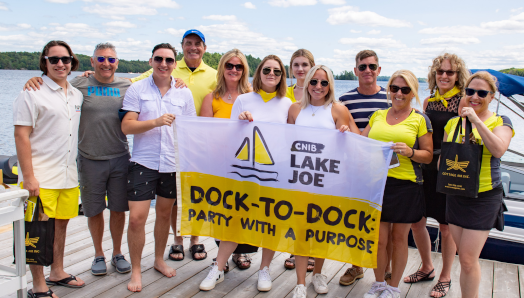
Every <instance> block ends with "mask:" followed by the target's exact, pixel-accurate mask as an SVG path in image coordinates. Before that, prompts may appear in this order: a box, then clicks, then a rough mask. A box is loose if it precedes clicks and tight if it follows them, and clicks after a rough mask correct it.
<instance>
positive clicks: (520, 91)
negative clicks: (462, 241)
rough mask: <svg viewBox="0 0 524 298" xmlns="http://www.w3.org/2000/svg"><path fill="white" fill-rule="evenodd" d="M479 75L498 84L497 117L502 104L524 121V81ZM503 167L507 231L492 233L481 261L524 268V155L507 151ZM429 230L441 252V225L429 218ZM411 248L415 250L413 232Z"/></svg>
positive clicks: (518, 78) (507, 77) (496, 74)
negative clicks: (519, 97) (495, 79)
mask: <svg viewBox="0 0 524 298" xmlns="http://www.w3.org/2000/svg"><path fill="white" fill-rule="evenodd" d="M477 71H487V72H489V73H490V74H491V75H493V76H495V77H496V78H497V80H498V84H499V92H498V98H496V97H495V98H496V99H497V101H498V102H497V110H496V112H497V113H498V110H499V106H500V104H502V105H504V106H505V107H506V108H508V109H509V110H510V111H512V112H513V113H514V115H511V117H510V118H512V117H514V116H515V117H520V118H522V119H524V116H523V115H524V102H523V101H520V100H518V99H516V98H515V95H521V96H524V77H519V76H515V75H510V74H504V73H501V72H499V71H496V70H492V69H471V73H475V72H477ZM501 97H504V98H507V99H508V101H509V103H511V104H513V106H514V107H513V106H511V105H510V104H508V103H505V102H503V101H502V100H501ZM519 110H520V111H519ZM506 116H510V115H506ZM500 163H501V165H500V167H501V171H502V186H503V189H504V202H505V204H506V207H507V209H508V211H507V212H505V213H504V221H505V223H504V231H502V232H501V231H498V230H496V229H492V230H491V231H490V233H489V238H488V240H487V241H486V244H485V245H484V248H483V249H482V253H481V254H480V257H481V258H483V259H489V260H494V261H499V262H505V263H514V264H522V265H524V254H523V253H522V252H523V251H524V152H518V151H515V150H512V149H508V151H507V152H506V154H504V156H503V157H502V158H501V162H500ZM426 226H427V229H428V231H429V235H430V238H431V241H432V244H431V246H432V250H433V251H435V252H437V251H440V245H439V244H440V235H439V223H438V222H437V221H436V220H434V219H432V218H428V221H427V223H426ZM437 236H438V237H437ZM409 245H410V246H413V247H416V245H415V241H414V240H413V237H412V235H411V232H410V235H409Z"/></svg>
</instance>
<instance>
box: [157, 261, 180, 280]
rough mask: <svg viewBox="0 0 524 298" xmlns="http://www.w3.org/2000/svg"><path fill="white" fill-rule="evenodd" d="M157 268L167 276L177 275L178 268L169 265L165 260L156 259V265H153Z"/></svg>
mask: <svg viewBox="0 0 524 298" xmlns="http://www.w3.org/2000/svg"><path fill="white" fill-rule="evenodd" d="M153 267H154V268H155V270H156V271H158V272H160V273H162V274H164V275H165V276H166V277H170V278H171V277H174V276H175V275H176V270H175V269H173V268H171V267H169V266H168V265H167V264H166V262H164V261H163V260H162V262H158V263H157V262H156V261H155V265H154V266H153Z"/></svg>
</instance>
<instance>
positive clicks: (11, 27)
mask: <svg viewBox="0 0 524 298" xmlns="http://www.w3.org/2000/svg"><path fill="white" fill-rule="evenodd" d="M31 28H32V27H31V25H29V24H25V23H20V24H16V25H7V26H0V31H18V30H25V29H31Z"/></svg>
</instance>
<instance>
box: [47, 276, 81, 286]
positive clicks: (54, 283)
mask: <svg viewBox="0 0 524 298" xmlns="http://www.w3.org/2000/svg"><path fill="white" fill-rule="evenodd" d="M72 280H76V277H75V276H74V275H73V274H69V277H66V278H64V279H61V280H58V281H52V280H49V277H48V278H46V279H45V283H46V284H47V285H48V286H62V287H66V288H74V289H77V288H83V287H85V286H86V284H83V285H81V286H75V285H70V284H69V282H70V281H72Z"/></svg>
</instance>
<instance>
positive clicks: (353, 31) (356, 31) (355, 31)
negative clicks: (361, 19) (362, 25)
mask: <svg viewBox="0 0 524 298" xmlns="http://www.w3.org/2000/svg"><path fill="white" fill-rule="evenodd" d="M349 32H351V33H361V32H362V31H361V30H353V29H351V30H349Z"/></svg>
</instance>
